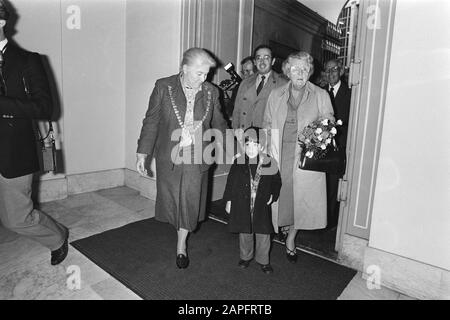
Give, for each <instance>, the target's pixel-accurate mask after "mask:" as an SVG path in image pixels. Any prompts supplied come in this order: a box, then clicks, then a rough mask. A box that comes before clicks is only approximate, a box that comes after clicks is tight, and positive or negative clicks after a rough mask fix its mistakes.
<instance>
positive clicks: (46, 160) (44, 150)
mask: <svg viewBox="0 0 450 320" xmlns="http://www.w3.org/2000/svg"><path fill="white" fill-rule="evenodd" d="M48 128H49V129H48V133H47V135H46V136H45V137H42V136H41V133H40V131H39V130H38V134H39V144H40V150H41V160H42V164H41V170H42V171H44V172H50V171H56V146H55V137H54V135H53V126H52V122H51V121H50V120H49V121H48ZM47 138H49V139H50V146H46V145H45V140H46V139H47Z"/></svg>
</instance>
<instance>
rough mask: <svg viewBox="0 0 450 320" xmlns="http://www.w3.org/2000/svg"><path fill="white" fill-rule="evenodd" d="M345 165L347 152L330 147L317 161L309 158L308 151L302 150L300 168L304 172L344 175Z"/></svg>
mask: <svg viewBox="0 0 450 320" xmlns="http://www.w3.org/2000/svg"><path fill="white" fill-rule="evenodd" d="M345 164H346V155H345V150H342V149H340V148H339V147H336V148H335V147H333V146H331V145H330V146H329V147H328V148H327V150H326V152H325V154H324V155H323V156H322V157H320V158H317V159H314V157H313V158H309V157H307V156H306V150H305V149H304V148H302V150H301V152H300V160H299V165H298V167H299V169H302V170H308V171H318V172H326V173H331V174H338V175H342V174H344V172H345Z"/></svg>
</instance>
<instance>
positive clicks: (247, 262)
mask: <svg viewBox="0 0 450 320" xmlns="http://www.w3.org/2000/svg"><path fill="white" fill-rule="evenodd" d="M249 265H250V260H242V259H241V260H239V263H238V266H239V267H241V268H242V269H247V268H248V266H249Z"/></svg>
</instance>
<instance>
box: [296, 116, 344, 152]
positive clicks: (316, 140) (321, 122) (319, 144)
mask: <svg viewBox="0 0 450 320" xmlns="http://www.w3.org/2000/svg"><path fill="white" fill-rule="evenodd" d="M341 125H342V120H338V121H336V122H334V121H332V120H330V119H327V118H319V119H317V120H315V121H313V122H311V123H310V124H309V125H307V126H306V127H305V128H304V129H303V130H302V131H301V132H300V133H299V134H298V137H297V138H298V143H299V144H300V146H301V148H302V153H304V156H305V157H304V160H305V159H306V157H308V158H311V159H321V158H323V157H324V156H325V154H326V153H327V151H328V150H329V148H330V146H332V147H333V148H334V149H336V147H337V146H336V142H335V140H334V137H335V136H336V134H337V132H338V130H337V127H338V126H341Z"/></svg>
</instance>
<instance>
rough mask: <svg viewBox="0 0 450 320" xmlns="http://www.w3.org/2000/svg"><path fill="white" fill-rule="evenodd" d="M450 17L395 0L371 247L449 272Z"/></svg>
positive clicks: (435, 8)
mask: <svg viewBox="0 0 450 320" xmlns="http://www.w3.org/2000/svg"><path fill="white" fill-rule="evenodd" d="M449 15H450V3H449V2H448V1H445V0H434V1H433V2H432V4H431V3H428V2H425V1H406V0H400V1H397V8H396V16H395V26H394V34H393V43H392V54H391V60H390V61H391V62H390V72H389V80H388V89H387V96H386V106H385V114H384V122H383V134H382V142H381V152H380V161H379V168H378V174H377V183H376V190H375V197H374V205H373V213H372V226H371V231H370V239H369V246H371V247H374V248H377V249H380V250H383V251H387V252H390V253H393V254H396V255H400V256H403V257H407V258H410V259H413V260H417V261H421V262H424V263H427V264H430V265H433V266H437V267H441V268H444V269H447V270H450V250H449V243H450V232H449V230H450V215H449V212H450V197H449V194H450V167H449V163H450V149H449V148H448V146H449V145H450V126H448V125H447V124H446V121H447V120H448V119H450V109H449V106H450V99H449V97H448V92H450V20H449V19H448V17H449ZM419 16H420V23H411V17H419Z"/></svg>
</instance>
